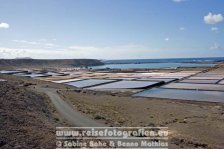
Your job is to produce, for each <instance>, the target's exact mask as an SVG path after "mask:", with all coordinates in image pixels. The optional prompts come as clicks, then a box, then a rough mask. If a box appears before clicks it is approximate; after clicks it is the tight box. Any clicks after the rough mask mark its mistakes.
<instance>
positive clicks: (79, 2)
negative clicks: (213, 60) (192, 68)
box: [0, 0, 224, 59]
mask: <svg viewBox="0 0 224 149" xmlns="http://www.w3.org/2000/svg"><path fill="white" fill-rule="evenodd" d="M223 35H224V1H223V0H0V58H21V57H31V58H36V59H73V58H94V59H147V58H149V59H151V58H191V57H224V37H223Z"/></svg>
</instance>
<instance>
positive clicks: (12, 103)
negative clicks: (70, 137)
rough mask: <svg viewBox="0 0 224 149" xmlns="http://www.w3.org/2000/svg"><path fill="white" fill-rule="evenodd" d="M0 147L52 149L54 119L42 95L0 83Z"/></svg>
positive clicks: (14, 85)
mask: <svg viewBox="0 0 224 149" xmlns="http://www.w3.org/2000/svg"><path fill="white" fill-rule="evenodd" d="M0 103H1V104H0V128H1V129H0V148H2V149H9V148H24V149H31V148H54V147H55V119H54V115H53V114H52V111H53V108H52V106H51V104H50V101H49V100H48V97H47V96H45V95H41V94H38V93H36V92H33V91H31V90H27V89H25V88H23V87H20V85H19V84H18V85H17V84H14V83H13V84H11V83H9V82H8V83H7V82H0Z"/></svg>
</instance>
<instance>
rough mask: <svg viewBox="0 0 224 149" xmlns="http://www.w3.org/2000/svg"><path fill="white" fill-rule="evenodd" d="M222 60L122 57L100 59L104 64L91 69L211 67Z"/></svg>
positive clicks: (214, 58)
mask: <svg viewBox="0 0 224 149" xmlns="http://www.w3.org/2000/svg"><path fill="white" fill-rule="evenodd" d="M218 61H224V57H212V58H172V59H123V60H102V62H104V63H105V65H101V66H93V67H91V68H92V69H144V68H145V69H153V68H177V67H212V66H215V65H216V64H213V62H218Z"/></svg>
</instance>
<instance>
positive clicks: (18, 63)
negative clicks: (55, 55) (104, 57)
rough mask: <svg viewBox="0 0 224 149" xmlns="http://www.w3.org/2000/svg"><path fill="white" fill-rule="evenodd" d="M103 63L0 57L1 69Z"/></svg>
mask: <svg viewBox="0 0 224 149" xmlns="http://www.w3.org/2000/svg"><path fill="white" fill-rule="evenodd" d="M102 64H103V63H102V62H101V61H99V60H95V59H57V60H41V59H0V69H13V68H17V69H18V68H34V67H35V68H58V67H59V68H61V67H86V66H95V65H102Z"/></svg>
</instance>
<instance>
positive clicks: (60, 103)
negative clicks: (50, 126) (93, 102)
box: [38, 88, 106, 127]
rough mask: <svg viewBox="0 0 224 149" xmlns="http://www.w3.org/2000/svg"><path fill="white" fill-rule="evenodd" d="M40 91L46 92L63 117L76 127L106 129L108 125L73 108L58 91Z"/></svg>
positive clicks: (46, 89) (49, 89) (47, 89)
mask: <svg viewBox="0 0 224 149" xmlns="http://www.w3.org/2000/svg"><path fill="white" fill-rule="evenodd" d="M38 91H41V92H44V93H45V94H47V95H48V96H49V97H50V100H51V101H52V103H53V104H54V106H55V108H56V110H57V111H58V112H59V114H60V115H61V116H63V117H64V118H65V119H66V120H68V121H69V122H70V123H71V124H73V125H75V126H76V127H105V126H106V125H104V124H102V123H98V122H96V121H95V120H93V119H90V118H88V117H86V116H85V115H83V114H82V113H80V112H79V111H77V110H75V109H74V108H72V107H71V106H70V105H69V104H68V103H66V102H65V101H64V100H63V99H61V97H60V96H59V95H58V94H57V92H56V89H51V88H39V89H38Z"/></svg>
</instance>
